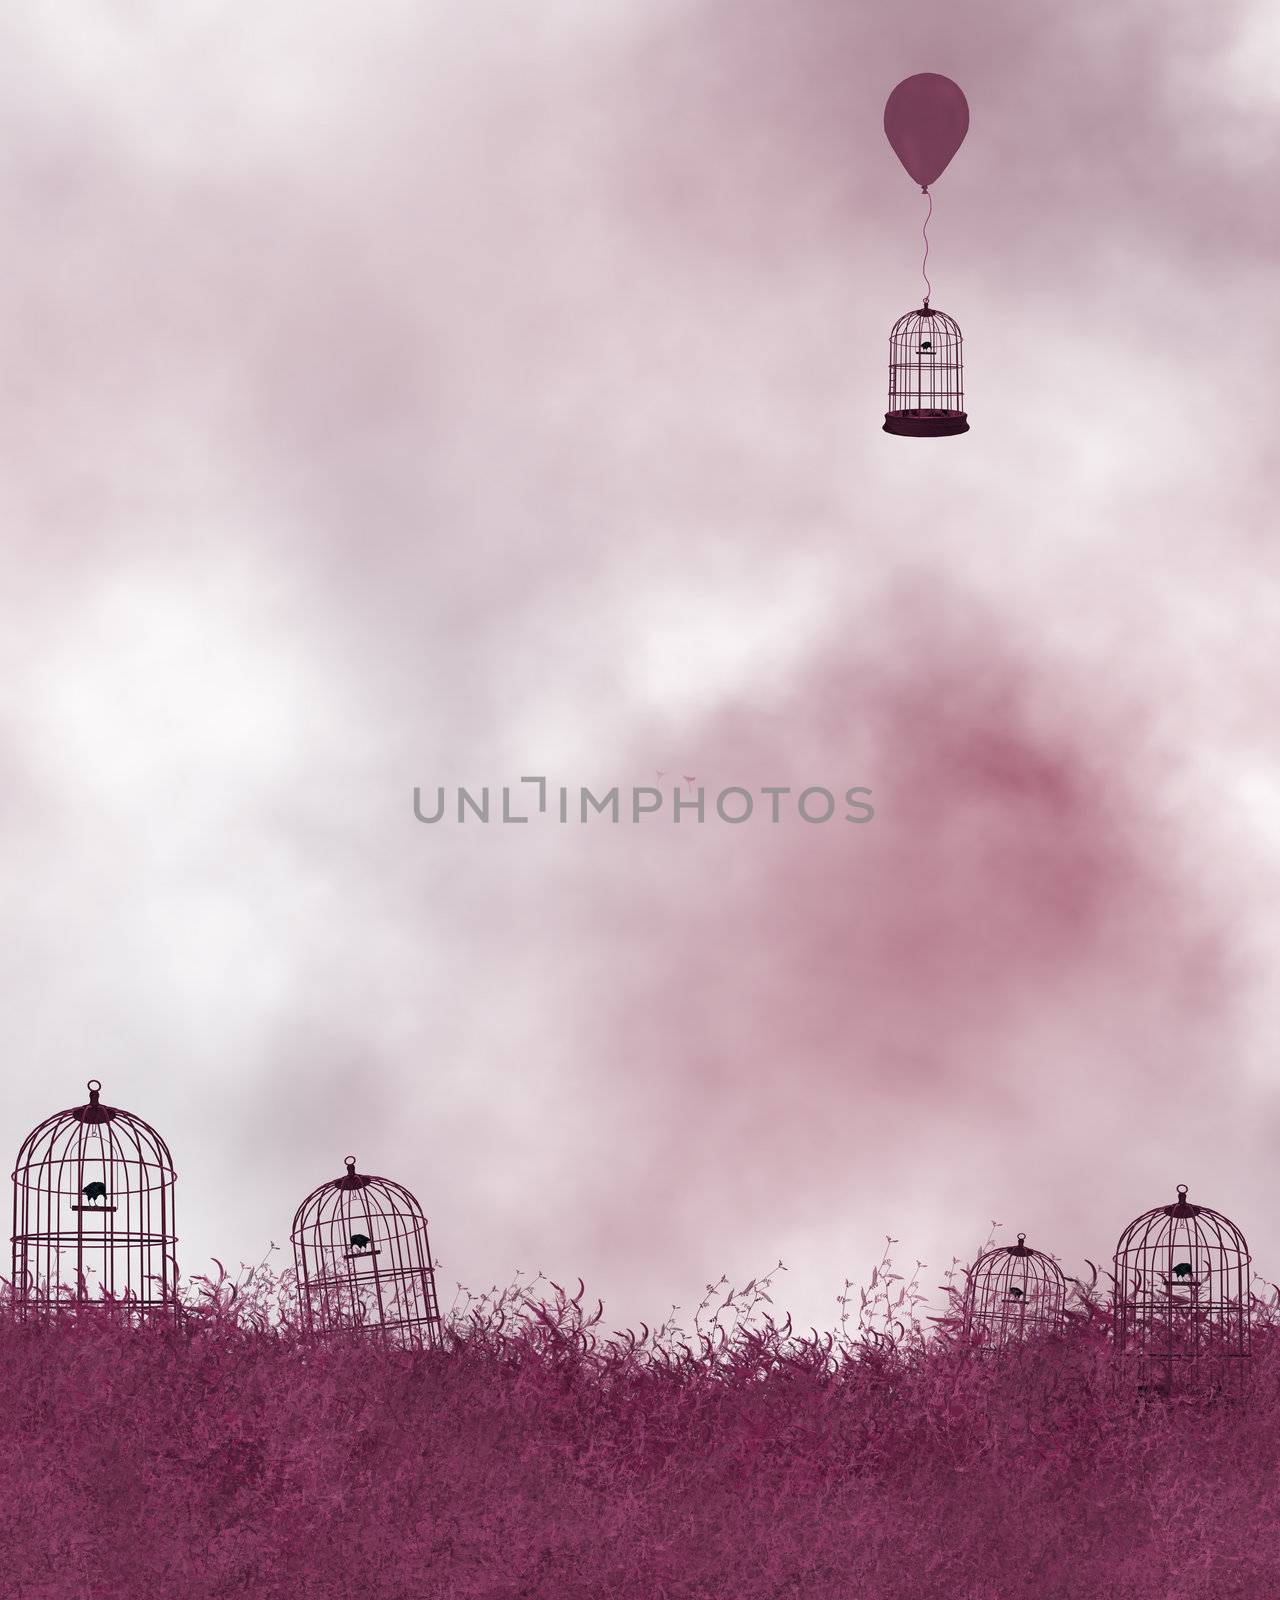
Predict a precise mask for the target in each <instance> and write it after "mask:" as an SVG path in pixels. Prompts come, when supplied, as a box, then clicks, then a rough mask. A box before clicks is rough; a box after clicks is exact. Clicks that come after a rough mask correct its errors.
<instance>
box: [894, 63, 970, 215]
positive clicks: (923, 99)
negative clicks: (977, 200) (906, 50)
mask: <svg viewBox="0 0 1280 1600" xmlns="http://www.w3.org/2000/svg"><path fill="white" fill-rule="evenodd" d="M884 131H885V133H886V135H887V136H888V139H889V143H890V144H891V145H892V146H893V148H894V153H895V154H896V155H897V157H898V160H899V161H901V163H902V165H903V166H904V167H905V168H906V169H907V171H908V172H909V173H910V174H911V176H912V177H913V178H914V179H915V180H916V182H917V183H918V184H919V185H920V186H921V188H925V187H926V186H927V185H929V184H931V183H932V182H933V181H934V180H935V179H936V178H940V177H941V176H942V174H943V173H944V172H945V171H946V168H947V163H948V162H949V161H950V160H951V158H952V156H953V155H955V153H956V151H957V150H958V149H959V148H960V146H961V145H962V144H963V143H964V136H965V134H966V133H968V131H969V102H968V101H967V100H966V99H965V97H964V92H963V90H962V89H961V88H960V85H959V84H957V83H952V81H951V79H950V78H944V77H943V76H942V74H941V73H939V72H917V73H916V75H915V77H914V78H904V79H903V80H902V82H901V83H900V84H899V85H898V86H897V88H896V89H895V90H894V91H893V93H892V94H891V95H890V96H889V98H888V99H887V100H886V101H885V103H884Z"/></svg>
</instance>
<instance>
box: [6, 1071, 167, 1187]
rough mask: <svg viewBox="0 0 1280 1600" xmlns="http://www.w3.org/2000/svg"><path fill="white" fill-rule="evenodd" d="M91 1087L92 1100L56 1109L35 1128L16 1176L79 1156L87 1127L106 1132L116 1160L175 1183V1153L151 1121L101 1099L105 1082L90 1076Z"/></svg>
mask: <svg viewBox="0 0 1280 1600" xmlns="http://www.w3.org/2000/svg"><path fill="white" fill-rule="evenodd" d="M88 1090H89V1098H88V1100H87V1101H85V1103H84V1104H83V1105H77V1106H68V1107H67V1108H66V1109H65V1110H63V1111H55V1112H54V1113H53V1115H52V1116H49V1117H46V1118H45V1119H44V1121H43V1122H41V1123H38V1124H37V1126H36V1127H34V1128H33V1129H32V1130H31V1132H30V1133H29V1134H28V1135H27V1137H26V1138H25V1139H24V1140H23V1143H22V1148H21V1149H20V1150H19V1151H18V1159H17V1163H16V1166H17V1171H16V1172H15V1173H14V1176H15V1177H16V1176H18V1174H19V1173H20V1172H22V1171H24V1170H30V1169H32V1168H36V1167H41V1166H47V1165H51V1164H54V1163H57V1162H60V1161H63V1160H66V1159H68V1158H70V1157H73V1156H75V1154H76V1152H77V1150H79V1149H80V1148H81V1147H82V1145H83V1141H84V1138H85V1133H84V1131H83V1130H84V1129H85V1128H86V1127H87V1128H93V1129H97V1130H99V1131H100V1133H101V1136H102V1138H103V1139H104V1140H105V1141H106V1142H107V1146H108V1147H109V1149H110V1152H111V1153H112V1157H113V1159H116V1160H119V1161H121V1162H126V1163H128V1164H130V1165H131V1166H132V1167H134V1168H136V1169H137V1170H138V1171H139V1172H140V1173H143V1172H145V1173H146V1174H148V1175H149V1178H150V1181H171V1180H172V1179H173V1176H174V1170H173V1156H172V1155H171V1154H170V1152H169V1146H168V1145H167V1144H166V1143H165V1141H164V1140H163V1139H162V1138H161V1136H160V1135H159V1134H158V1133H157V1132H156V1130H155V1129H154V1128H153V1127H152V1126H151V1124H150V1123H149V1122H146V1121H144V1120H143V1118H141V1117H139V1116H136V1115H135V1114H134V1113H133V1112H132V1111H125V1110H124V1109H123V1108H122V1107H120V1106H108V1105H104V1104H103V1103H102V1100H101V1098H100V1095H101V1091H102V1084H101V1083H100V1082H99V1080H98V1079H97V1078H90V1079H89V1082H88Z"/></svg>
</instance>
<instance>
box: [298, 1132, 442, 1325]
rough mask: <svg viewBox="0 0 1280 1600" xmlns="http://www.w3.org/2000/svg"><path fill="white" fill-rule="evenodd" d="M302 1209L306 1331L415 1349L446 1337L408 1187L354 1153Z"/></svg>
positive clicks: (423, 1223)
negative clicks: (366, 1169) (366, 1166)
mask: <svg viewBox="0 0 1280 1600" xmlns="http://www.w3.org/2000/svg"><path fill="white" fill-rule="evenodd" d="M346 1164H347V1170H346V1172H345V1173H344V1174H343V1176H342V1177H341V1178H333V1179H330V1180H329V1182H327V1183H322V1184H321V1185H320V1187H319V1188H318V1189H316V1190H314V1191H313V1192H312V1193H311V1194H309V1195H308V1196H307V1198H306V1199H305V1200H304V1201H303V1202H302V1204H301V1205H300V1206H299V1207H298V1209H297V1212H296V1213H295V1215H294V1219H293V1228H292V1230H291V1235H290V1237H291V1238H292V1241H293V1259H294V1266H295V1268H296V1271H297V1280H298V1300H299V1309H300V1311H301V1315H302V1325H303V1328H304V1329H305V1330H306V1331H307V1332H308V1333H311V1334H329V1333H341V1332H355V1333H364V1334H368V1335H370V1336H372V1337H376V1338H382V1339H385V1340H387V1341H388V1342H389V1343H391V1344H395V1345H400V1346H403V1347H406V1348H410V1349H426V1348H434V1347H436V1346H438V1345H439V1344H440V1342H441V1324H440V1309H439V1306H438V1304H437V1301H436V1280H435V1268H434V1267H433V1265H432V1261H431V1250H430V1246H429V1244H428V1241H427V1219H426V1217H425V1216H423V1214H422V1207H421V1206H420V1205H419V1204H418V1202H417V1200H416V1199H415V1198H414V1196H413V1195H412V1194H410V1192H409V1191H408V1189H406V1188H405V1187H404V1185H403V1184H399V1183H395V1182H393V1181H392V1180H391V1179H390V1178H375V1177H371V1176H369V1175H368V1174H366V1173H362V1172H357V1171H356V1158H355V1157H354V1156H348V1157H347V1162H346Z"/></svg>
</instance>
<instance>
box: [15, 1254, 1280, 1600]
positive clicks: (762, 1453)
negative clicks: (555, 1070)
mask: <svg viewBox="0 0 1280 1600" xmlns="http://www.w3.org/2000/svg"><path fill="white" fill-rule="evenodd" d="M775 1273H776V1269H775ZM774 1276H775V1274H773V1273H771V1274H769V1275H768V1276H767V1277H765V1278H763V1279H761V1280H759V1281H758V1282H756V1283H754V1284H752V1285H749V1286H748V1287H747V1290H746V1291H744V1292H743V1293H741V1294H740V1293H737V1292H734V1291H729V1290H727V1289H726V1287H725V1285H724V1284H723V1282H722V1283H721V1284H718V1285H713V1286H710V1287H709V1290H708V1294H707V1296H706V1298H705V1299H704V1301H703V1303H702V1305H701V1306H700V1307H699V1308H698V1311H697V1313H696V1315H695V1318H694V1326H693V1328H692V1329H691V1330H690V1331H688V1332H687V1333H686V1332H683V1331H682V1330H681V1329H680V1328H679V1327H678V1326H677V1325H676V1324H675V1323H674V1322H673V1321H668V1322H667V1323H665V1324H664V1325H663V1326H662V1327H661V1328H659V1329H657V1330H654V1331H650V1330H648V1329H647V1328H642V1329H641V1330H639V1331H638V1332H637V1333H631V1334H624V1335H618V1336H613V1337H605V1336H604V1334H603V1332H602V1329H603V1323H602V1320H601V1316H600V1313H599V1308H597V1307H592V1306H590V1305H589V1304H588V1303H587V1302H586V1300H585V1297H584V1295H583V1294H582V1293H581V1286H578V1290H579V1292H578V1293H576V1294H575V1295H572V1296H571V1295H569V1294H567V1293H566V1292H565V1291H563V1290H560V1289H557V1288H556V1286H554V1285H547V1284H543V1283H542V1282H541V1280H540V1279H539V1280H534V1282H533V1283H524V1284H521V1283H520V1282H519V1281H517V1283H516V1284H514V1285H513V1286H512V1287H511V1288H509V1289H507V1290H505V1291H503V1292H501V1293H498V1292H497V1291H494V1292H492V1293H490V1294H488V1295H485V1296H481V1297H475V1296H472V1295H470V1294H469V1293H467V1292H466V1291H461V1292H460V1295H459V1299H458V1301H457V1303H455V1306H454V1308H453V1311H452V1313H451V1319H450V1333H449V1339H448V1348H447V1349H445V1350H443V1351H438V1352H435V1351H433V1352H428V1353H425V1354H417V1355H415V1354H411V1353H408V1352H403V1351H396V1350H388V1349H385V1348H380V1347H379V1346H377V1345H374V1344H371V1343H369V1342H367V1341H354V1342H353V1341H339V1342H337V1343H333V1344H330V1345H328V1346H316V1345H308V1344H306V1343H304V1342H303V1341H301V1340H300V1339H299V1338H298V1337H297V1335H296V1332H295V1330H294V1329H293V1327H292V1325H291V1322H290V1320H289V1309H290V1295H291V1292H292V1291H291V1285H290V1284H289V1283H288V1281H287V1278H282V1279H277V1278H275V1277H273V1276H272V1275H271V1274H270V1273H269V1272H268V1271H267V1269H266V1268H265V1267H260V1268H257V1269H253V1270H250V1271H246V1272H245V1273H243V1274H242V1275H241V1278H240V1281H239V1282H238V1283H237V1284H232V1283H230V1282H228V1281H227V1279H226V1278H225V1276H223V1277H220V1278H219V1279H218V1280H201V1281H199V1282H198V1283H197V1285H196V1286H195V1288H194V1290H193V1291H192V1293H191V1295H190V1315H189V1316H188V1318H187V1319H186V1323H185V1326H184V1327H183V1328H181V1329H165V1328H145V1329H140V1330H134V1329H129V1328H125V1327H119V1326H112V1325H110V1324H105V1323H101V1322H86V1321H84V1320H82V1321H81V1322H79V1323H76V1322H72V1321H69V1320H68V1321H63V1322H61V1323H59V1324H57V1325H53V1326H43V1327H42V1326H33V1325H23V1324H20V1323H17V1322H15V1321H14V1320H13V1319H12V1317H11V1316H10V1315H9V1314H8V1310H7V1308H0V1309H3V1314H2V1315H0V1418H2V1419H3V1425H2V1431H0V1470H2V1472H3V1478H4V1482H5V1483H7V1485H8V1489H7V1491H6V1493H5V1494H4V1496H3V1499H2V1501H0V1570H2V1571H3V1579H2V1580H0V1588H2V1590H3V1593H4V1595H5V1596H6V1597H10V1600H63V1597H67V1600H90V1597H92V1600H116V1597H120V1600H124V1597H126V1596H128V1597H130V1600H136V1597H148V1600H168V1597H173V1600H205V1597H208V1600H213V1597H215V1596H224V1595H225V1596H237V1597H240V1596H253V1597H256V1600H263V1597H280V1600H293V1597H306V1596H315V1597H317V1600H348V1597H352V1600H354V1597H356V1596H359V1597H361V1600H435V1597H441V1600H444V1597H446V1596H447V1597H449V1600H480V1597H484V1600H500V1597H502V1600H508V1597H509V1600H516V1597H517V1596H530V1597H539V1600H541V1597H544V1596H545V1597H547V1600H588V1597H609V1600H677V1597H678V1600H694V1597H698V1600H703V1597H706V1600H766V1597H769V1600H773V1597H782V1596H796V1597H804V1600H825V1597H828V1596H830V1597H832V1600H836V1597H839V1600H855V1597H856V1600H933V1597H940V1600H941V1597H946V1600H1020V1597H1022V1596H1027V1597H1031V1596H1036V1597H1052V1600H1067V1597H1075V1596H1079V1597H1081V1600H1086V1597H1087V1600H1101V1597H1105V1600H1234V1597H1237V1596H1239V1597H1242V1600H1243V1597H1245V1596H1249V1597H1257V1596H1266V1595H1272V1594H1276V1593H1280V1442H1278V1430H1277V1428H1276V1426H1275V1419H1276V1410H1277V1395H1278V1394H1280V1381H1278V1380H1280V1331H1277V1328H1276V1326H1275V1324H1276V1318H1277V1312H1276V1307H1275V1303H1274V1297H1273V1299H1272V1300H1270V1301H1268V1302H1266V1303H1262V1302H1258V1304H1257V1308H1256V1315H1257V1318H1258V1329H1257V1335H1256V1355H1255V1357H1254V1358H1253V1377H1252V1386H1251V1393H1250V1398H1249V1400H1248V1402H1247V1403H1246V1404H1243V1405H1241V1404H1237V1403H1232V1402H1228V1401H1226V1400H1221V1399H1219V1400H1216V1401H1215V1400H1212V1399H1209V1400H1172V1401H1151V1400H1147V1399H1143V1398H1141V1397H1134V1396H1129V1397H1128V1398H1117V1396H1116V1393H1115V1391H1114V1385H1113V1383H1112V1367H1111V1363H1110V1361H1109V1357H1108V1346H1107V1338H1106V1316H1105V1313H1106V1307H1105V1304H1104V1303H1103V1302H1102V1300H1101V1299H1100V1298H1099V1297H1098V1295H1097V1293H1096V1291H1095V1290H1093V1289H1086V1290H1078V1291H1077V1293H1076V1296H1075V1300H1074V1303H1073V1308H1072V1321H1071V1323H1070V1325H1069V1327H1068V1329H1067V1332H1066V1333H1065V1335H1064V1336H1063V1337H1061V1338H1060V1339H1057V1340H1048V1341H1042V1342H1040V1343H1038V1344H1032V1345H1030V1346H1028V1347H1027V1348H1026V1349H1025V1350H1023V1351H1020V1352H1019V1353H1018V1354H1017V1356H1016V1358H1013V1359H1009V1360H1006V1361H1000V1362H996V1361H992V1360H990V1359H977V1358H976V1357H975V1356H974V1355H973V1354H972V1353H971V1352H966V1351H965V1350H964V1349H962V1348H961V1346H960V1343H959V1340H958V1336H957V1332H956V1329H955V1327H954V1324H953V1323H952V1322H950V1321H948V1320H943V1321H942V1322H940V1323H936V1324H935V1325H934V1328H933V1329H932V1330H931V1331H930V1333H929V1334H927V1335H926V1333H925V1331H924V1327H923V1326H922V1324H921V1322H920V1320H918V1317H917V1310H918V1308H919V1305H920V1292H919V1289H918V1287H917V1285H916V1284H915V1283H914V1282H912V1283H910V1284H904V1283H903V1281H902V1279H901V1278H899V1277H897V1276H896V1275H895V1274H893V1272H892V1268H891V1266H890V1264H889V1262H888V1261H887V1260H886V1261H883V1262H881V1263H880V1264H879V1266H878V1267H877V1269H876V1272H875V1274H874V1281H873V1286H872V1287H871V1288H870V1290H869V1291H866V1290H864V1291H863V1295H864V1296H866V1299H865V1303H862V1304H860V1306H859V1312H858V1316H857V1317H856V1318H855V1317H853V1316H852V1315H851V1313H850V1306H851V1304H852V1301H851V1298H850V1296H849V1295H848V1293H847V1291H846V1295H844V1296H842V1297H841V1318H840V1324H839V1328H838V1330H837V1331H834V1332H832V1333H829V1334H824V1335H822V1336H819V1335H817V1334H816V1333H814V1332H813V1331H812V1330H811V1331H810V1332H809V1333H808V1334H797V1333H795V1332H793V1331H792V1330H791V1329H790V1326H789V1324H788V1323H787V1322H786V1321H785V1320H783V1322H782V1324H781V1326H779V1325H778V1324H777V1323H776V1322H774V1321H773V1320H771V1313H770V1300H769V1296H768V1289H769V1287H770V1285H771V1284H772V1280H773V1278H774ZM949 1293H950V1294H951V1298H952V1309H953V1310H954V1302H955V1297H956V1295H957V1293H958V1289H956V1288H955V1287H954V1286H953V1285H949Z"/></svg>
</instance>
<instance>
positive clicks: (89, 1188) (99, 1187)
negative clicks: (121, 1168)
mask: <svg viewBox="0 0 1280 1600" xmlns="http://www.w3.org/2000/svg"><path fill="white" fill-rule="evenodd" d="M84 1197H85V1199H86V1200H105V1199H106V1198H107V1186H106V1184H105V1183H96V1182H95V1183H86V1184H85V1186H84Z"/></svg>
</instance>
